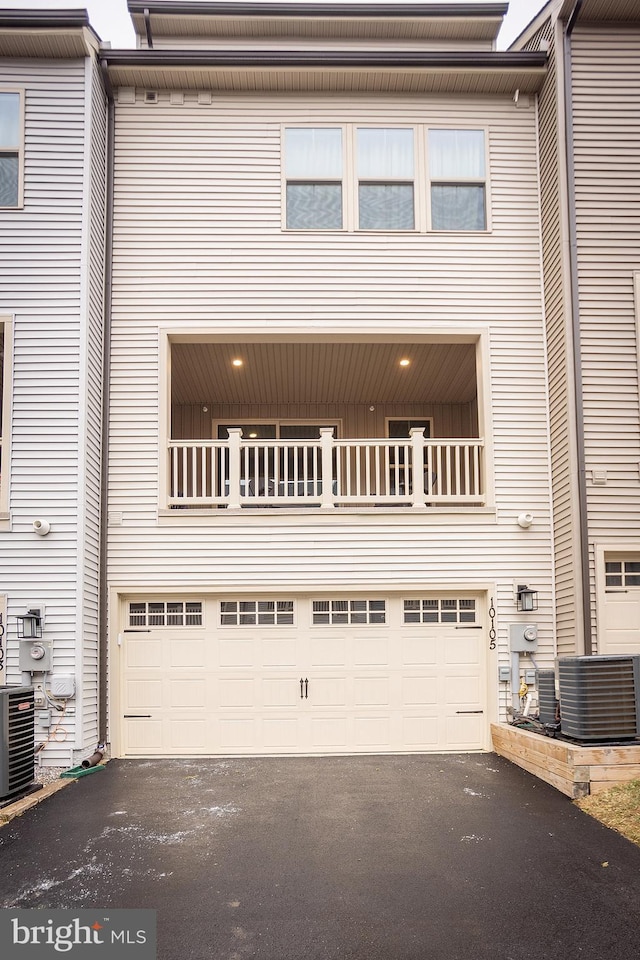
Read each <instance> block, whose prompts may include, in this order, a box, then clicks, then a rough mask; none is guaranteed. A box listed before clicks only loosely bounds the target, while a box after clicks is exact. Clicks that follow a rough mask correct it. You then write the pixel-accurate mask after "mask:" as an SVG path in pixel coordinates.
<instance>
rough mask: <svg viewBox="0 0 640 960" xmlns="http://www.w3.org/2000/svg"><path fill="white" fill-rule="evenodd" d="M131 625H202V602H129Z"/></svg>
mask: <svg viewBox="0 0 640 960" xmlns="http://www.w3.org/2000/svg"><path fill="white" fill-rule="evenodd" d="M129 626H130V627H201V626H202V603H201V602H200V601H196V600H187V601H186V602H184V601H182V600H168V601H166V602H164V601H151V602H149V603H130V604H129Z"/></svg>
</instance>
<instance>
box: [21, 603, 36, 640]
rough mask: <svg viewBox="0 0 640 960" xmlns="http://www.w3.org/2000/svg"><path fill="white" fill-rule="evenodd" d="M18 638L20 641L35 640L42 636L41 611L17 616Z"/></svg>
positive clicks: (31, 611)
mask: <svg viewBox="0 0 640 960" xmlns="http://www.w3.org/2000/svg"><path fill="white" fill-rule="evenodd" d="M16 619H17V621H18V637H19V638H20V639H21V640H36V639H38V638H39V637H41V636H42V611H41V610H39V609H38V608H33V609H31V610H27V612H26V613H22V614H18V616H17V617H16Z"/></svg>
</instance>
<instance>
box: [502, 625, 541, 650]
mask: <svg viewBox="0 0 640 960" xmlns="http://www.w3.org/2000/svg"><path fill="white" fill-rule="evenodd" d="M509 647H510V649H511V653H535V652H536V650H537V649H538V624H537V623H511V624H509Z"/></svg>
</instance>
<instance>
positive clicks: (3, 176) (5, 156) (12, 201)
mask: <svg viewBox="0 0 640 960" xmlns="http://www.w3.org/2000/svg"><path fill="white" fill-rule="evenodd" d="M21 143H22V98H21V95H20V94H19V93H9V92H3V91H0V207H18V206H19V205H20V160H21Z"/></svg>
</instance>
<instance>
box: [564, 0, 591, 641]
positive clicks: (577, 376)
mask: <svg viewBox="0 0 640 960" xmlns="http://www.w3.org/2000/svg"><path fill="white" fill-rule="evenodd" d="M582 4H583V0H576V3H575V6H574V8H573V10H572V12H571V15H570V17H569V19H568V20H567V23H566V26H565V28H564V35H563V57H564V108H565V124H566V127H565V140H566V163H567V200H568V205H569V211H568V213H569V224H568V227H569V269H570V279H571V323H572V338H573V385H574V391H575V398H574V402H575V411H576V414H575V415H576V455H577V458H578V512H579V530H580V577H581V582H582V622H583V626H584V652H585V654H587V655H589V654H591V653H593V638H592V633H591V631H592V620H591V577H590V570H589V523H588V513H587V465H586V458H585V442H584V397H583V392H582V351H581V327H580V296H579V286H578V228H577V223H576V184H575V143H574V137H573V82H572V56H571V34H572V33H573V30H574V27H575V25H576V22H577V20H578V16H579V15H580V9H581V7H582Z"/></svg>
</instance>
